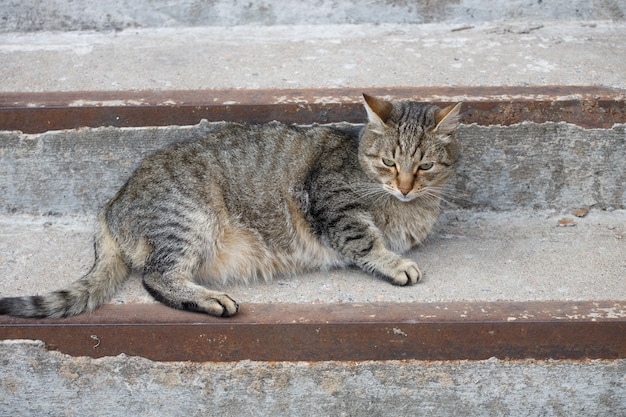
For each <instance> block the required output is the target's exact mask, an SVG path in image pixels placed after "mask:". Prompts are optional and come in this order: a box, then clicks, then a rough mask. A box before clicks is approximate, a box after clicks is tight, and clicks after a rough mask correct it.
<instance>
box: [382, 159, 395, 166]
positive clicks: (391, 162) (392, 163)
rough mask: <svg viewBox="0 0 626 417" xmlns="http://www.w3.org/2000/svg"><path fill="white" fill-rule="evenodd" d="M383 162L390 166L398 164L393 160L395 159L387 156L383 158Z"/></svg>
mask: <svg viewBox="0 0 626 417" xmlns="http://www.w3.org/2000/svg"><path fill="white" fill-rule="evenodd" d="M383 164H385V165H386V166H388V167H393V166H395V165H396V163H395V162H393V160H391V159H387V158H383Z"/></svg>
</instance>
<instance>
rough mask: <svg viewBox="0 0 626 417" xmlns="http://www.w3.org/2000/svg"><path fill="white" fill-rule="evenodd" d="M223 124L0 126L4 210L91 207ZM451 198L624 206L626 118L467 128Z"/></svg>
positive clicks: (499, 203)
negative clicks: (597, 125)
mask: <svg viewBox="0 0 626 417" xmlns="http://www.w3.org/2000/svg"><path fill="white" fill-rule="evenodd" d="M218 127H219V124H211V123H205V122H203V123H200V124H199V125H196V126H187V127H164V128H125V129H117V128H97V129H78V130H67V131H55V132H47V133H44V134H40V135H23V134H20V133H19V132H0V195H2V196H3V199H2V201H1V202H0V212H4V213H22V212H25V213H31V214H48V213H51V214H63V213H94V212H96V211H97V209H98V208H99V207H100V206H101V205H102V204H103V203H104V202H105V201H106V200H108V199H109V198H111V197H112V196H113V195H114V194H115V192H116V191H117V190H118V189H119V188H120V187H121V185H122V184H123V183H124V182H125V181H126V179H127V178H128V177H129V176H130V174H131V173H132V171H133V170H134V169H135V167H136V166H137V164H138V163H139V161H140V160H141V159H143V157H145V155H146V154H147V153H149V152H151V151H153V150H155V149H158V148H160V147H163V146H165V145H166V144H168V143H172V142H175V141H180V140H186V139H190V138H194V137H198V136H201V135H203V134H206V133H207V132H209V131H210V130H211V129H215V128H218ZM457 137H458V140H459V142H460V144H461V155H462V158H461V162H460V164H459V167H458V170H457V176H456V178H455V179H454V180H453V183H452V186H451V188H450V191H449V194H448V196H447V200H449V201H450V202H451V204H452V205H453V206H455V207H462V208H472V209H480V210H524V209H538V210H545V209H557V210H567V209H572V208H580V207H586V208H596V209H609V210H611V209H620V208H626V159H624V158H623V155H625V154H626V125H616V126H614V127H613V128H612V129H582V128H579V127H577V126H573V125H568V124H565V123H545V124H533V123H522V124H519V125H513V126H506V127H505V126H487V127H485V126H477V125H471V126H461V127H460V130H459V132H458V134H457Z"/></svg>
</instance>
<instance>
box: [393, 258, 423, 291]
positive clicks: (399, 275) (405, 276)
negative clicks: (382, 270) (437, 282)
mask: <svg viewBox="0 0 626 417" xmlns="http://www.w3.org/2000/svg"><path fill="white" fill-rule="evenodd" d="M421 279H422V271H420V269H419V267H418V266H417V264H416V263H415V262H413V261H409V260H406V259H402V260H401V261H400V263H399V264H398V266H397V267H396V268H395V270H394V271H393V273H392V274H390V275H389V281H390V282H391V283H392V284H394V285H402V286H405V285H413V284H417V283H418V282H419V281H420V280H421Z"/></svg>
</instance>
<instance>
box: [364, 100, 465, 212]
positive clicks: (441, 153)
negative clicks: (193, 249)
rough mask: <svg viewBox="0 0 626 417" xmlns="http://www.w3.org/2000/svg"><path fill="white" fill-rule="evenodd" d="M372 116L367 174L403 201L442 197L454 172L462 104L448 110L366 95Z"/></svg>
mask: <svg viewBox="0 0 626 417" xmlns="http://www.w3.org/2000/svg"><path fill="white" fill-rule="evenodd" d="M363 97H364V98H365V109H366V110H367V116H368V119H369V122H368V124H367V125H366V126H365V128H364V129H363V131H362V134H361V139H360V144H359V162H360V164H361V166H362V167H363V169H364V170H365V172H366V173H367V175H368V176H369V177H370V178H371V179H372V180H374V181H376V182H379V183H380V184H381V186H382V187H383V189H384V190H385V191H387V192H388V193H390V194H391V195H393V196H394V197H396V198H397V199H398V200H400V201H411V200H413V199H415V198H417V197H420V196H428V197H437V196H439V195H440V194H441V191H442V190H443V186H444V185H445V183H446V181H447V180H448V178H450V176H451V174H452V173H453V170H454V165H455V163H456V161H457V146H456V141H455V139H454V133H455V131H456V129H457V126H458V124H459V118H460V115H459V110H460V108H461V103H458V104H456V105H451V106H448V107H446V108H443V109H442V108H439V107H438V106H436V105H434V104H428V103H418V102H415V101H387V100H383V99H381V98H376V97H372V96H368V95H366V94H364V95H363Z"/></svg>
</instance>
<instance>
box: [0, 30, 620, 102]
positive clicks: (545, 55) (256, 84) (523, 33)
mask: <svg viewBox="0 0 626 417" xmlns="http://www.w3.org/2000/svg"><path fill="white" fill-rule="evenodd" d="M463 28H465V29H464V30H458V29H463ZM625 28H626V23H625V22H623V21H622V22H607V21H600V22H591V23H590V22H568V21H554V20H545V18H544V19H542V20H537V21H504V22H486V23H482V22H476V23H474V24H472V25H465V24H459V23H451V22H446V23H436V24H427V25H406V24H404V25H402V24H383V25H370V24H367V25H322V26H311V25H295V26H293V25H290V26H267V27H258V26H237V27H230V28H226V27H222V26H220V27H201V28H154V29H133V30H125V31H122V32H115V33H111V32H108V33H94V32H69V33H68V32H54V33H51V32H41V33H39V32H38V33H0V73H1V74H2V75H3V79H2V84H1V85H0V91H18V92H28V91H81V90H84V91H93V90H98V91H118V90H197V89H211V88H213V89H215V88H271V89H274V88H332V87H363V88H368V87H378V86H380V87H390V86H414V87H416V86H450V85H465V86H470V85H480V86H500V85H514V86H525V85H546V84H561V85H603V86H606V87H616V88H623V87H624V82H623V81H624V77H623V71H622V68H624V67H626V29H625ZM85 101H86V102H87V103H88V101H89V98H88V97H85ZM76 104H77V105H80V103H76Z"/></svg>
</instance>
